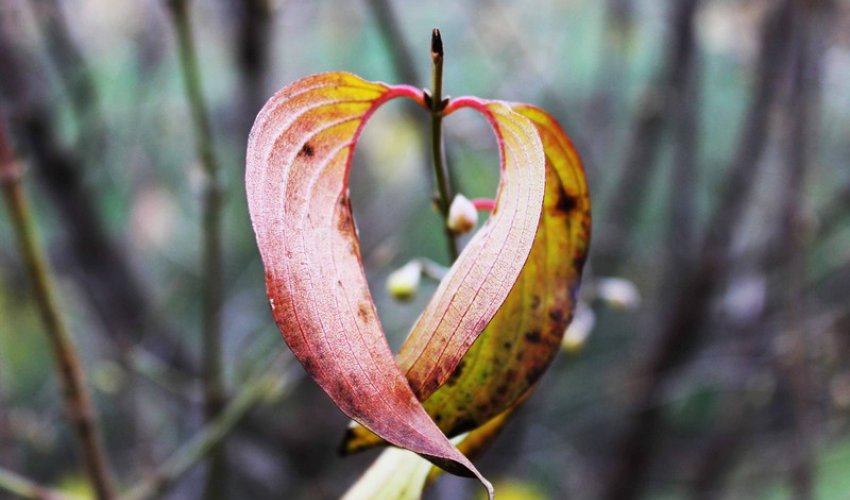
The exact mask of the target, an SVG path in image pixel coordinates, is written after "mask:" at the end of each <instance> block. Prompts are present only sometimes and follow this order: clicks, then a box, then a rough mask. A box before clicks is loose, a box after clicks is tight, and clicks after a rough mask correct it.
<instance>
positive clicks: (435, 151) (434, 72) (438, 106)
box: [430, 28, 458, 262]
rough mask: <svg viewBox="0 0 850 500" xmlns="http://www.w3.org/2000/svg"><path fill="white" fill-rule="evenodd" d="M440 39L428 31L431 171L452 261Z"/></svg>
mask: <svg viewBox="0 0 850 500" xmlns="http://www.w3.org/2000/svg"><path fill="white" fill-rule="evenodd" d="M443 55H444V52H443V39H442V37H441V36H440V30H439V29H437V28H434V30H433V31H432V32H431V85H432V87H431V99H430V100H431V153H432V155H433V158H434V174H435V176H436V179H437V192H438V195H439V196H438V199H437V207H438V208H439V209H440V215H441V216H442V217H443V229H444V230H445V232H446V239H447V241H448V248H449V257H450V258H451V260H452V262H454V261H455V260H457V256H458V250H457V240H456V238H455V234H454V233H453V232H452V230H451V229H449V225H448V221H449V206H450V205H451V202H452V198H453V193H452V186H451V178H450V177H449V169H448V166H447V165H446V161H445V156H444V154H443V109H444V108H445V107H446V104H447V102H444V101H443Z"/></svg>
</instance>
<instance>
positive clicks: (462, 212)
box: [447, 194, 478, 234]
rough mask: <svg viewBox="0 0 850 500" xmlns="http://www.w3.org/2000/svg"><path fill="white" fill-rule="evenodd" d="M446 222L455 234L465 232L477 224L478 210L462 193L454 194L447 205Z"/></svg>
mask: <svg viewBox="0 0 850 500" xmlns="http://www.w3.org/2000/svg"><path fill="white" fill-rule="evenodd" d="M447 224H448V226H449V229H451V231H452V232H453V233H455V234H466V233H468V232H470V231H472V230H473V229H474V228H475V225H476V224H478V210H476V209H475V205H473V204H472V202H471V201H469V198H467V197H466V196H464V195H462V194H458V195H456V196H455V199H454V200H453V201H452V204H451V206H450V207H449V220H448V222H447Z"/></svg>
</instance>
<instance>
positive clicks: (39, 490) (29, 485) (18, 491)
mask: <svg viewBox="0 0 850 500" xmlns="http://www.w3.org/2000/svg"><path fill="white" fill-rule="evenodd" d="M0 490H5V491H8V492H9V493H11V494H13V495H15V496H18V497H20V498H26V499H31V500H81V497H78V496H76V495H70V494H68V493H63V492H61V491H57V490H54V489H51V488H48V487H47V486H42V485H40V484H38V483H36V482H35V481H33V480H31V479H27V478H25V477H23V476H21V475H19V474H17V473H15V472H12V471H10V470H8V469H5V468H3V467H0Z"/></svg>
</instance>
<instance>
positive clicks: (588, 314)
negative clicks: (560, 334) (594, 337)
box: [561, 302, 596, 354]
mask: <svg viewBox="0 0 850 500" xmlns="http://www.w3.org/2000/svg"><path fill="white" fill-rule="evenodd" d="M595 324H596V314H594V312H593V309H591V308H590V307H588V306H587V305H585V303H584V302H579V303H578V306H576V311H575V315H574V316H573V320H572V322H571V323H570V325H569V326H568V327H567V331H566V332H564V338H563V339H562V340H561V348H562V349H563V350H564V351H566V352H568V353H570V354H575V353H577V352H579V351H580V350H581V348H582V347H584V344H585V342H587V338H588V337H590V332H591V331H593V326H594V325H595Z"/></svg>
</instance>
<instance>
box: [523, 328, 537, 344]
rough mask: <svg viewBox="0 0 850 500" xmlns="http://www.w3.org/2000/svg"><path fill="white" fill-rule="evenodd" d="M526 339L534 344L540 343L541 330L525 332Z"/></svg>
mask: <svg viewBox="0 0 850 500" xmlns="http://www.w3.org/2000/svg"><path fill="white" fill-rule="evenodd" d="M525 340H527V341H529V342H531V343H532V344H539V343H540V330H532V331H530V332H527V333H526V334H525Z"/></svg>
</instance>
